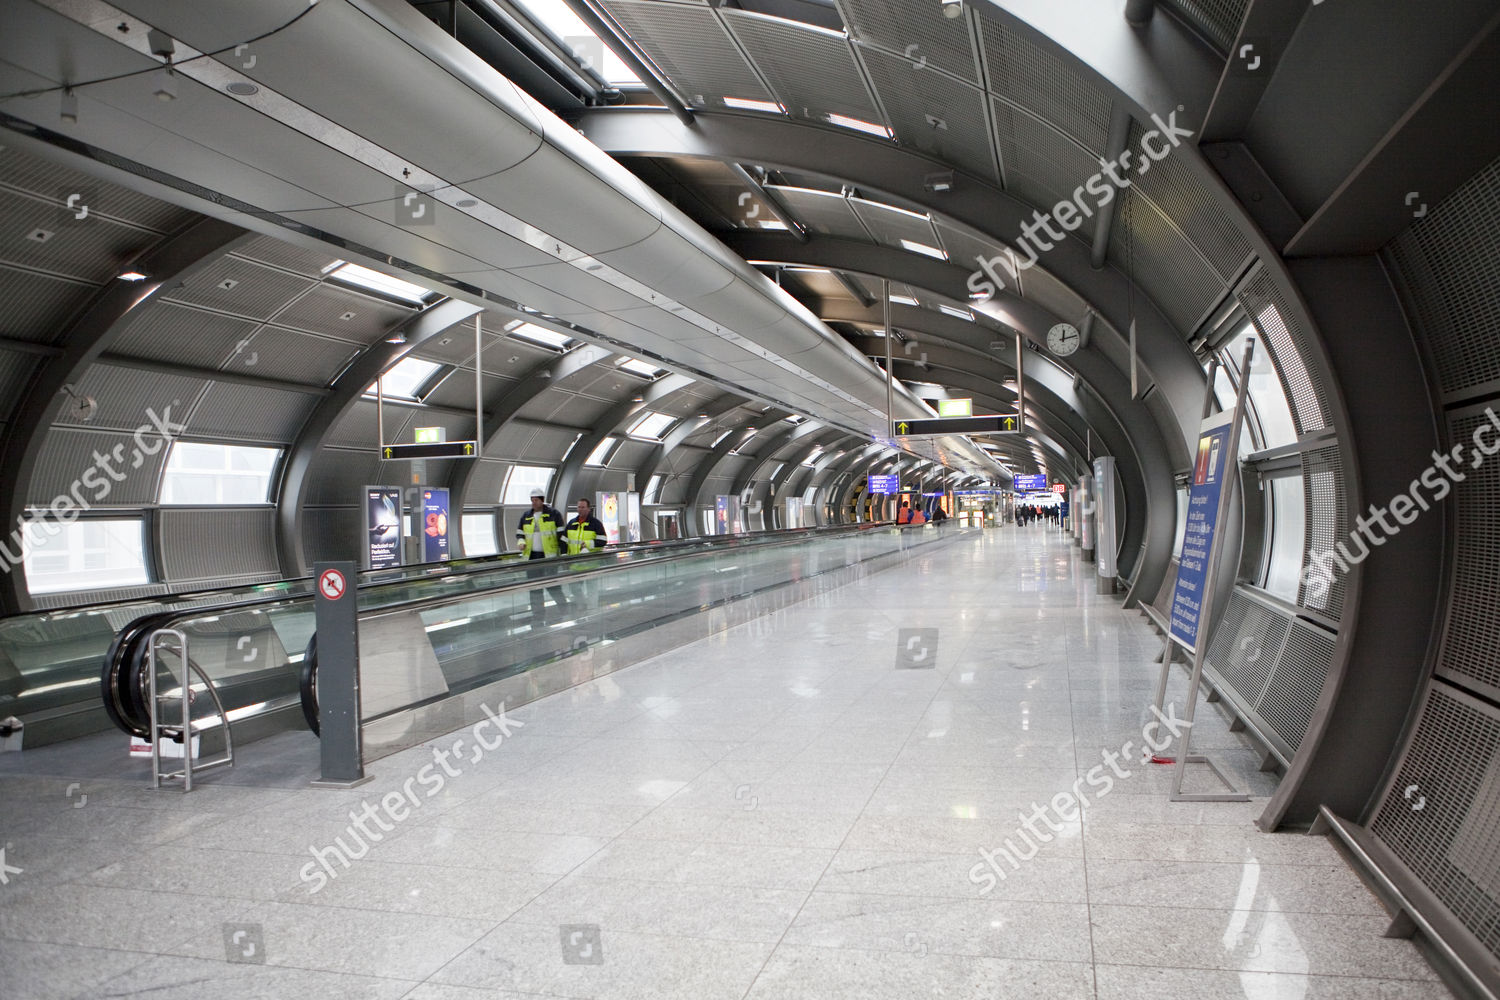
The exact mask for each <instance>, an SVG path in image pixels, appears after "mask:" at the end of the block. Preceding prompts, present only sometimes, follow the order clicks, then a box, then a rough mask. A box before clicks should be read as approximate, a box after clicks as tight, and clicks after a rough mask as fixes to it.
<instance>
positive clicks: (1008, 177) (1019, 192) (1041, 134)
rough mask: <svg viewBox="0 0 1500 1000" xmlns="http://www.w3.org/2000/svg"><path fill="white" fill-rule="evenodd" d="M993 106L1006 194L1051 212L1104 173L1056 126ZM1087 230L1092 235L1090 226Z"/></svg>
mask: <svg viewBox="0 0 1500 1000" xmlns="http://www.w3.org/2000/svg"><path fill="white" fill-rule="evenodd" d="M991 105H992V106H993V108H994V112H995V141H996V144H997V147H998V149H999V151H1000V168H1001V170H1002V171H1003V172H1004V175H1005V189H1006V190H1007V191H1010V192H1011V193H1013V194H1015V195H1016V196H1017V197H1019V198H1021V199H1023V200H1025V201H1027V202H1030V203H1031V204H1032V205H1035V206H1036V207H1037V208H1039V209H1041V210H1042V211H1044V212H1050V211H1051V210H1052V206H1054V205H1056V204H1057V203H1058V202H1061V201H1066V200H1068V199H1070V198H1072V197H1073V192H1074V191H1076V190H1077V189H1078V188H1079V186H1081V185H1082V184H1084V183H1085V182H1086V181H1088V179H1089V178H1090V177H1092V176H1094V175H1095V174H1096V173H1098V172H1099V163H1098V160H1097V159H1096V158H1095V157H1094V156H1092V155H1091V154H1090V153H1089V151H1088V150H1087V149H1084V148H1083V147H1082V146H1080V145H1079V144H1078V143H1076V142H1074V141H1073V140H1072V139H1070V138H1068V137H1067V136H1066V135H1064V134H1063V133H1062V132H1059V131H1058V130H1057V129H1055V128H1053V127H1052V126H1051V125H1049V124H1047V123H1046V122H1044V121H1042V120H1041V119H1039V118H1037V117H1035V116H1034V115H1032V114H1029V113H1028V112H1025V111H1022V110H1020V109H1019V108H1016V107H1013V106H1011V105H1009V104H1006V103H1005V102H1004V101H991ZM1084 197H1085V202H1084V204H1086V205H1092V204H1093V201H1092V200H1089V195H1087V194H1085V195H1084ZM1084 225H1085V226H1086V227H1088V228H1087V231H1088V232H1092V226H1093V223H1092V222H1091V221H1086V222H1085V223H1084ZM1016 235H1017V236H1019V235H1020V234H1019V233H1018V234H1016Z"/></svg>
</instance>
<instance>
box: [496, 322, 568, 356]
mask: <svg viewBox="0 0 1500 1000" xmlns="http://www.w3.org/2000/svg"><path fill="white" fill-rule="evenodd" d="M506 330H507V332H508V333H509V334H510V335H511V336H512V337H519V338H520V339H521V340H529V341H531V343H533V344H540V345H542V346H543V347H551V348H554V349H556V350H559V351H565V350H567V348H568V345H569V344H571V343H572V342H573V338H572V337H570V336H568V335H567V334H565V333H558V332H557V331H556V330H549V329H547V328H546V327H545V326H537V325H536V324H535V323H526V322H523V321H521V320H512V321H511V322H510V323H507V324H506Z"/></svg>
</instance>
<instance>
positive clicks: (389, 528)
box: [365, 486, 401, 569]
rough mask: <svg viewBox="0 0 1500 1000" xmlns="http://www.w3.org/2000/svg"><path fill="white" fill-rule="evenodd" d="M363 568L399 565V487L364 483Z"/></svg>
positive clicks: (384, 567)
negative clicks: (366, 484)
mask: <svg viewBox="0 0 1500 1000" xmlns="http://www.w3.org/2000/svg"><path fill="white" fill-rule="evenodd" d="M365 545H366V550H365V568H366V569H390V568H391V567H392V566H400V565H401V488H400V487H398V486H367V487H365Z"/></svg>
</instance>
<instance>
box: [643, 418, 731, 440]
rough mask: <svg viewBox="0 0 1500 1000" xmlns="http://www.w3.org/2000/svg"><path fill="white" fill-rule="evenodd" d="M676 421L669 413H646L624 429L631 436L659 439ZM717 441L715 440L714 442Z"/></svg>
mask: <svg viewBox="0 0 1500 1000" xmlns="http://www.w3.org/2000/svg"><path fill="white" fill-rule="evenodd" d="M676 422H677V418H676V417H674V416H672V415H671V414H670V413H647V414H646V415H644V416H643V417H641V419H639V420H637V421H636V422H635V423H633V424H631V425H630V430H628V431H626V433H627V434H629V435H630V436H631V437H636V438H645V439H646V440H648V441H660V440H661V439H662V435H663V434H665V433H666V432H667V428H668V427H671V426H672V425H673V424H674V423H676ZM718 443H719V442H717V441H715V442H714V444H718Z"/></svg>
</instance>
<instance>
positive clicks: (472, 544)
mask: <svg viewBox="0 0 1500 1000" xmlns="http://www.w3.org/2000/svg"><path fill="white" fill-rule="evenodd" d="M459 530H461V531H462V532H463V536H464V555H465V556H494V555H499V554H500V546H499V544H498V543H497V542H496V541H495V515H494V514H489V513H485V514H465V515H464V517H463V521H462V522H461V523H460V525H459Z"/></svg>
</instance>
